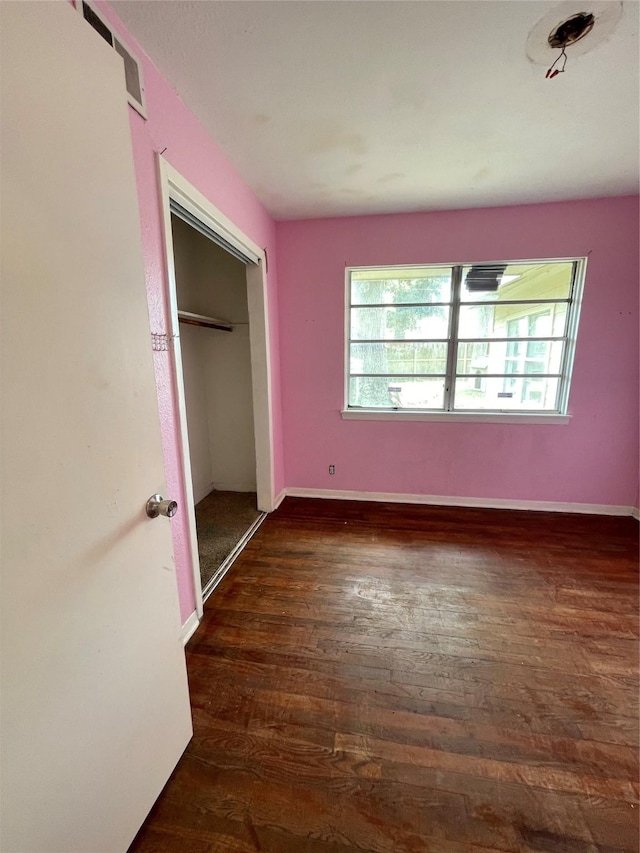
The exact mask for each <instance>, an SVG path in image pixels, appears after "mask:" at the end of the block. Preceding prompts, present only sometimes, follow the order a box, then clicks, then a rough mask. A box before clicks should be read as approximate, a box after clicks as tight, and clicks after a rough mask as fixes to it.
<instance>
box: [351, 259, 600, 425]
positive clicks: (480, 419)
mask: <svg viewBox="0 0 640 853" xmlns="http://www.w3.org/2000/svg"><path fill="white" fill-rule="evenodd" d="M587 260H588V259H587V257H585V256H579V257H573V258H538V259H536V260H529V261H527V260H519V259H517V260H509V261H504V260H502V261H464V262H456V263H450V262H447V263H445V264H438V263H428V264H420V263H418V264H380V265H376V266H356V265H352V266H348V265H347V264H345V270H344V275H345V288H344V294H345V319H344V333H343V346H344V382H343V389H344V404H343V408H342V409H341V415H342V418H343V419H345V420H348V419H353V420H357V419H362V420H416V421H431V420H442V421H449V420H451V421H456V420H467V421H475V422H476V423H492V422H493V423H515V422H516V418H517V417H518V416H519V415H526V416H527V420H525V421H523V423H530V424H532V423H555V424H562V423H565V424H566V423H569V420H568V418H569V415H568V405H569V393H570V389H571V380H572V371H573V363H574V357H575V348H576V342H577V333H578V322H579V316H580V309H581V306H582V296H583V291H584V283H585V278H586V270H587ZM562 263H571V264H573V265H575V266H574V267H573V272H572V277H571V286H570V289H569V294H568V296H567V298H566V299H560V300H557V299H548V300H547V299H542V300H536V299H531V300H515V301H514V302H513V304H514V305H515V304H522V305H529V304H538V303H539V304H543V303H544V304H555V303H559V302H562V303H566V305H567V320H566V323H565V325H566V328H565V334H564V335H563V336H562V340H563V346H562V353H563V356H562V365H561V369H560V373H559V375H558V380H557V381H558V388H557V391H556V409H557V411H556V412H555V413H553V414H551V413H547V414H546V415H545V413H544V412H541V413H540V414H538V413H536V412H531V411H528V412H527V411H526V410H525V411H523V409H522V408H519V409H514V410H513V413H511V412H510V411H500V410H499V409H493V410H492V411H489V412H486V413H485V412H467V411H464V410H462V409H455V408H454V405H453V402H454V401H453V395H454V387H455V382H456V381H457V378H460V377H459V374H457V372H456V369H455V368H456V364H457V353H458V345H459V343H461V342H464V339H463V341H461V340H460V337H459V334H458V321H459V318H460V313H461V311H462V307H463V305H464V304H465V303H462V302H461V294H460V288H461V275H462V270H463V269H464V268H465V267H468V266H474V265H482V266H502V265H505V266H526V265H531V266H533V265H535V266H544V265H545V264H562ZM416 268H420V269H429V268H431V269H450V270H451V296H450V299H449V302H446V303H444V302H443V303H437V304H442V305H448V306H449V330H448V334H447V337H446V339H444V340H442V341H441V343H446V344H447V366H446V372H445V373H444V374H443V375H442V376H438V377H436V378H443V379H444V407H445V408H444V410H443V411H442V412H427V411H425V412H415V411H412V412H406V413H405V412H403V413H402V414H400V411H391V410H386V411H385V412H380V410H377V411H378V412H379V414H376V416H373V415H372V414H371V413H372V412H374V411H376V410H360V409H357V410H356V409H350V408H349V399H350V381H351V379H352V378H353V377H352V374H351V364H350V354H351V344H357V343H358V340H357V339H353V340H352V339H351V309H352V307H353V306H352V305H351V291H352V275H353V273H354V272H361V271H367V270H402V269H409V270H411V269H416ZM416 304H417V303H416ZM434 304H435V303H434ZM476 304H482V303H476ZM489 304H491V302H489ZM494 304H497V303H494ZM504 304H508V303H504ZM424 305H425V306H426V307H428V306H429V303H424ZM358 307H366V306H358ZM396 307H397V306H396ZM552 337H553V336H552ZM492 340H493V339H492V338H487V339H486V341H487V342H488V343H490V342H491V341H492ZM505 340H506V339H505ZM513 340H519V341H520V340H522V341H524V340H530V338H514V339H513ZM545 340H548V338H545ZM382 342H383V343H384V341H382ZM406 342H408V343H411V340H408V341H406ZM416 342H419V341H416ZM434 342H435V341H434ZM372 375H373V374H372ZM406 376H408V377H415V376H416V374H407V375H406ZM514 376H516V378H521V377H522V376H523V374H514ZM396 378H397V379H401V378H405V377H403V376H397V377H396ZM505 378H506V376H505ZM509 378H513V376H511V377H509ZM361 412H362V413H361ZM364 412H366V414H363V413H364ZM450 415H454V416H460V417H449V416H450ZM491 416H493V417H491ZM532 416H535V417H539V418H545V419H544V420H533V419H532ZM562 417H565V418H567V420H564V421H562V420H560V418H562ZM503 418H506V420H503ZM550 418H553V420H551V419H550Z"/></svg>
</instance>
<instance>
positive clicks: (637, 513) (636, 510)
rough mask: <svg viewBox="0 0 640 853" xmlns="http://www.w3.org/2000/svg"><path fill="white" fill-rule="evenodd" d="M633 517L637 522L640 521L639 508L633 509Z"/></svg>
mask: <svg viewBox="0 0 640 853" xmlns="http://www.w3.org/2000/svg"><path fill="white" fill-rule="evenodd" d="M631 515H632V516H633V517H634V518H635V520H636V521H640V509H638V507H637V506H634V507H632V508H631Z"/></svg>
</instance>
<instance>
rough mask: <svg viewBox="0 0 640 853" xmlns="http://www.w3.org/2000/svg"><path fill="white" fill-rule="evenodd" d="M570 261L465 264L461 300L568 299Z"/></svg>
mask: <svg viewBox="0 0 640 853" xmlns="http://www.w3.org/2000/svg"><path fill="white" fill-rule="evenodd" d="M572 276H573V262H572V261H565V262H561V263H552V264H509V265H505V266H500V267H496V266H492V267H488V266H486V265H485V266H483V265H482V264H478V265H476V266H466V267H464V268H463V270H462V292H461V298H462V301H463V302H491V301H495V300H499V301H500V302H508V301H509V300H514V299H568V298H569V294H570V291H571V279H572Z"/></svg>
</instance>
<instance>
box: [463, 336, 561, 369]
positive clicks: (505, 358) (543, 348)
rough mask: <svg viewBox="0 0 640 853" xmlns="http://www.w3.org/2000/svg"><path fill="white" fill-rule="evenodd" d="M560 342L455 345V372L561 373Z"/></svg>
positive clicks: (497, 342) (489, 342)
mask: <svg viewBox="0 0 640 853" xmlns="http://www.w3.org/2000/svg"><path fill="white" fill-rule="evenodd" d="M562 348H563V342H562V341H529V342H527V341H487V342H486V343H479V344H463V343H460V344H458V365H457V372H458V373H476V374H483V373H516V374H518V373H520V374H523V373H560V366H561V364H562Z"/></svg>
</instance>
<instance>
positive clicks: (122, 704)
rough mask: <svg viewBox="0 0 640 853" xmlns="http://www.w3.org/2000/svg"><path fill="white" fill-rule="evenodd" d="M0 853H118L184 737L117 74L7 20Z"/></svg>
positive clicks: (33, 18)
mask: <svg viewBox="0 0 640 853" xmlns="http://www.w3.org/2000/svg"><path fill="white" fill-rule="evenodd" d="M0 33H1V35H0V38H1V42H0V48H1V53H0V63H1V73H2V74H1V76H2V80H1V82H2V100H1V108H2V139H1V157H2V171H1V176H2V186H1V192H2V196H1V200H2V356H1V357H2V361H1V365H2V385H1V393H2V401H1V402H2V413H1V424H0V428H1V433H0V437H1V440H2V530H1V533H2V634H3V636H2V679H3V683H2V726H3V729H2V739H1V745H2V779H1V781H2V791H1V795H2V799H1V807H2V822H1V826H2V829H1V832H2V835H1V845H0V846H1V849H2V851H3V853H33V851H38V853H121V851H125V850H126V848H127V847H128V845H129V843H130V842H131V840H132V838H133V836H134V835H135V833H136V831H137V829H138V827H139V826H140V824H141V823H142V821H143V820H144V817H145V815H146V813H147V812H148V810H149V808H150V807H151V805H152V804H153V801H154V800H155V798H156V797H157V795H158V794H159V792H160V790H161V788H162V786H163V785H164V783H165V782H166V780H167V778H168V776H169V775H170V773H171V771H172V769H173V767H174V766H175V764H176V762H177V760H178V758H179V757H180V755H181V753H182V751H183V749H184V747H185V746H186V744H187V742H188V740H189V738H190V736H191V731H192V730H191V717H190V709H189V698H188V690H187V680H186V670H185V660H184V653H183V649H182V645H181V640H180V624H179V621H180V620H179V614H178V602H177V589H176V577H175V568H174V563H173V556H172V548H171V538H170V524H171V522H170V521H169V519H167V518H163V517H160V518H157V519H155V520H150V519H148V518H147V517H146V515H145V512H144V506H145V503H146V500H147V498H148V497H149V496H151V495H152V494H153V493H155V492H162V491H163V489H164V482H163V480H164V477H163V463H162V452H161V444H160V433H159V425H158V412H157V402H156V396H155V383H154V375H153V366H152V353H151V337H150V331H149V320H148V315H147V305H146V296H145V283H144V274H143V267H142V255H141V244H140V221H139V218H138V212H137V211H138V207H137V199H136V191H135V180H134V173H133V165H132V154H131V139H130V131H129V120H128V107H127V100H126V94H125V90H124V78H123V69H122V60H121V59H120V57H119V56H118V55H117V54H116V53H115V51H113V50H112V49H111V48H110V47H109V46H108V45H107V44H106V43H105V42H104V41H103V40H102V39H101V38H100V37H99V36H98V35H97V34H96V33H95V32H94V31H93V30H92V29H91V28H90V26H89V25H88V24H87V23H86V22H85V21H84V20H83V19H82V17H81V16H80V15H79V14H78V13H77V12H75V11H74V10H73V9H72V7H71V6H70V4H69V3H67V2H37V3H24V2H2V3H0Z"/></svg>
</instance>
